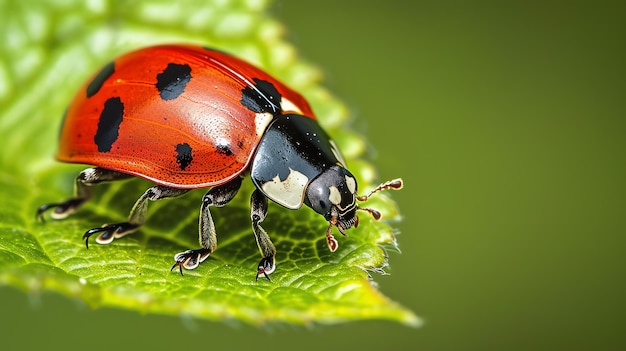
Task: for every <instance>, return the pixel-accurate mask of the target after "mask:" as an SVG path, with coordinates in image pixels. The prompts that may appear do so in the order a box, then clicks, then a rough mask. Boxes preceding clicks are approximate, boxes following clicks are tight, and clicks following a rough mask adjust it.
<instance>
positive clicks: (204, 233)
mask: <svg viewBox="0 0 626 351" xmlns="http://www.w3.org/2000/svg"><path fill="white" fill-rule="evenodd" d="M240 187H241V177H236V178H235V179H233V180H231V181H229V182H228V183H226V184H223V185H220V186H216V187H214V188H211V189H210V190H209V191H208V192H207V193H206V194H205V195H204V197H203V198H202V207H201V208H200V238H199V239H200V246H202V248H200V249H196V250H186V251H183V252H180V253H177V254H176V255H175V256H174V260H175V261H176V263H174V265H173V266H172V269H171V270H174V268H176V267H178V269H179V270H180V274H181V275H182V274H183V267H185V269H195V268H196V267H198V265H199V264H200V263H202V262H204V260H206V259H207V257H209V255H210V254H211V252H213V251H215V248H217V234H216V233H215V224H214V223H213V217H212V216H211V210H210V208H211V206H215V207H222V206H224V205H226V204H227V203H229V202H230V200H232V199H233V198H234V197H235V195H237V192H238V191H239V188H240Z"/></svg>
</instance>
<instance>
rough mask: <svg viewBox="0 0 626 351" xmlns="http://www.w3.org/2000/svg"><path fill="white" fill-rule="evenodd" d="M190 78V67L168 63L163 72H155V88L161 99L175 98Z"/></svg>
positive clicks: (183, 89)
mask: <svg viewBox="0 0 626 351" xmlns="http://www.w3.org/2000/svg"><path fill="white" fill-rule="evenodd" d="M190 80H191V67H189V65H179V64H177V63H168V64H167V68H165V69H164V70H163V72H161V73H159V74H157V83H156V84H155V85H156V88H157V89H158V90H159V94H160V95H161V99H163V100H172V99H176V98H177V97H179V96H180V94H182V93H183V92H184V91H185V87H186V86H187V83H189V81H190Z"/></svg>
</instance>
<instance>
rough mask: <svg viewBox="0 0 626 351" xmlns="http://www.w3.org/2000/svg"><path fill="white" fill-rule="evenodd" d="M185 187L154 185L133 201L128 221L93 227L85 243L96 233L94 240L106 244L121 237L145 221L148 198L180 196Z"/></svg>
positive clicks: (159, 198)
mask: <svg viewBox="0 0 626 351" xmlns="http://www.w3.org/2000/svg"><path fill="white" fill-rule="evenodd" d="M187 191H189V190H186V189H175V188H170V187H166V186H162V185H155V186H153V187H151V188H149V189H148V190H146V192H145V193H143V195H141V197H140V198H139V199H138V200H137V202H135V205H133V208H132V209H131V210H130V215H129V216H128V222H122V223H115V224H105V225H103V226H102V227H100V228H93V229H90V230H88V231H87V232H86V233H85V235H83V239H85V245H86V246H87V247H89V237H90V236H92V235H94V234H98V237H97V238H96V242H97V243H98V244H108V243H110V242H112V241H113V239H117V238H121V237H123V236H125V235H127V234H130V233H132V232H134V231H136V230H137V229H139V227H141V226H142V225H143V224H144V223H145V222H146V216H147V213H148V200H150V201H157V200H161V199H167V198H172V197H177V196H181V195H183V194H185V193H187Z"/></svg>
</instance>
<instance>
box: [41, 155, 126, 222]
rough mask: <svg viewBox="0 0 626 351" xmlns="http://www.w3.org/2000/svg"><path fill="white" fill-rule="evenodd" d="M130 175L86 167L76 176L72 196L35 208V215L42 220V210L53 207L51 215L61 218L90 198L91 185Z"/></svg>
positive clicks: (74, 210)
mask: <svg viewBox="0 0 626 351" xmlns="http://www.w3.org/2000/svg"><path fill="white" fill-rule="evenodd" d="M130 177H131V176H130V175H128V174H125V173H120V172H116V171H111V170H108V169H104V168H99V167H96V168H87V169H86V170H84V171H82V172H80V173H79V174H78V177H76V183H75V185H74V197H72V198H69V199H67V200H65V201H63V202H57V203H51V204H45V205H41V206H40V207H39V208H38V209H37V217H39V218H41V220H43V214H44V212H46V211H47V210H49V209H54V211H52V213H51V217H52V218H55V219H63V218H65V217H67V216H69V215H71V214H72V213H74V212H76V210H78V208H79V207H80V206H82V204H84V203H85V201H87V200H89V199H90V198H91V193H92V186H93V185H96V184H99V183H103V182H110V181H114V180H121V179H127V178H130Z"/></svg>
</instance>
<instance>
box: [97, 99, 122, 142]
mask: <svg viewBox="0 0 626 351" xmlns="http://www.w3.org/2000/svg"><path fill="white" fill-rule="evenodd" d="M123 117H124V103H122V100H121V99H120V98H119V97H114V98H110V99H108V100H107V101H106V102H105V103H104V109H103V110H102V113H100V119H99V120H98V130H97V131H96V135H95V136H94V137H93V141H94V142H95V143H96V145H97V146H98V151H100V152H109V151H111V146H112V145H113V143H114V142H115V141H116V140H117V138H118V137H119V130H120V124H121V123H122V119H123Z"/></svg>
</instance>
